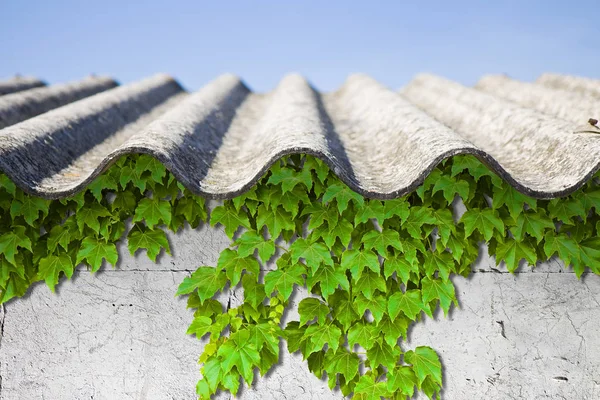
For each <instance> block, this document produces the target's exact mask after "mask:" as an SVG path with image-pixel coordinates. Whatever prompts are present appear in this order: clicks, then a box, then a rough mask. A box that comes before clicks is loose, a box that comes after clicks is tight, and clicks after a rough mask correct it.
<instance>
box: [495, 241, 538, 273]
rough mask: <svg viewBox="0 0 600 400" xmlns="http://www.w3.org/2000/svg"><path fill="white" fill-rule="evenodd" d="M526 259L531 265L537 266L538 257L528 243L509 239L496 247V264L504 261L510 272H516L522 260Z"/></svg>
mask: <svg viewBox="0 0 600 400" xmlns="http://www.w3.org/2000/svg"><path fill="white" fill-rule="evenodd" d="M523 259H525V260H526V261H527V262H528V263H529V264H530V265H535V263H536V262H537V255H536V253H535V250H534V249H533V248H531V247H530V245H529V243H527V242H526V241H522V242H521V241H518V240H512V239H507V240H506V242H504V243H498V246H497V247H496V264H500V262H502V261H504V263H505V264H506V268H507V269H508V270H509V271H510V272H515V271H516V270H517V268H518V267H519V263H520V262H521V260H523Z"/></svg>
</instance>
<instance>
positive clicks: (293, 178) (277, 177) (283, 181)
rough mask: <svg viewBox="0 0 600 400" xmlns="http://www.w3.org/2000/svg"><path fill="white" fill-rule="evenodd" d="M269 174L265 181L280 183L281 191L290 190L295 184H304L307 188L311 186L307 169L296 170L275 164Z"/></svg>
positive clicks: (310, 176)
mask: <svg viewBox="0 0 600 400" xmlns="http://www.w3.org/2000/svg"><path fill="white" fill-rule="evenodd" d="M271 173H272V174H271V176H270V177H269V180H268V181H267V183H270V184H273V185H281V190H282V191H283V193H286V192H290V191H292V189H294V188H295V187H296V185H300V184H302V185H304V186H305V187H306V189H307V190H310V189H311V188H312V175H311V173H310V170H309V169H302V170H301V171H300V172H296V171H294V170H293V169H291V168H285V167H278V166H275V167H274V168H272V169H271Z"/></svg>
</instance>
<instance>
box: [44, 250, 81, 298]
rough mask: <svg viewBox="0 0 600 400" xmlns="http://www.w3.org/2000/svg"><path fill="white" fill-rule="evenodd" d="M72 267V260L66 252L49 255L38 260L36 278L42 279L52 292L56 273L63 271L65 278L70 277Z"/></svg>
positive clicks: (56, 278) (55, 282) (56, 279)
mask: <svg viewBox="0 0 600 400" xmlns="http://www.w3.org/2000/svg"><path fill="white" fill-rule="evenodd" d="M73 269H74V267H73V261H72V260H71V257H69V256H68V255H67V254H65V253H63V254H59V255H50V256H48V257H45V258H42V259H41V260H40V263H39V270H38V274H37V279H44V280H45V281H46V285H48V287H49V288H50V290H51V291H52V292H54V288H55V287H56V284H57V283H58V275H59V274H60V273H61V272H63V273H64V274H65V276H66V277H67V278H71V276H73Z"/></svg>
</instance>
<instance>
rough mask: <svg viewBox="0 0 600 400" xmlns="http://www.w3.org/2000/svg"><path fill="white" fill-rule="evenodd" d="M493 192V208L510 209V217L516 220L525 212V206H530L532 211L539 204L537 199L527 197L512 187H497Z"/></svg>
mask: <svg viewBox="0 0 600 400" xmlns="http://www.w3.org/2000/svg"><path fill="white" fill-rule="evenodd" d="M493 192H494V195H493V196H492V208H494V209H498V208H500V207H501V206H503V205H504V206H506V207H507V208H508V212H509V213H510V216H511V217H513V218H514V219H516V218H517V217H518V216H519V215H520V214H521V213H522V212H523V206H524V205H525V204H527V205H529V207H531V209H532V210H535V209H536V205H537V202H536V200H535V199H533V198H531V197H528V196H525V195H524V194H522V193H520V192H519V191H517V190H516V189H515V188H513V187H512V186H511V185H506V184H505V185H501V186H495V187H494V189H493Z"/></svg>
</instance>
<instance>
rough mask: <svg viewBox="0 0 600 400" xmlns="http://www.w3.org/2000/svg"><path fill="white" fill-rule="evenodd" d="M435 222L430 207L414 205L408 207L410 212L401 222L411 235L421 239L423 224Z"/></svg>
mask: <svg viewBox="0 0 600 400" xmlns="http://www.w3.org/2000/svg"><path fill="white" fill-rule="evenodd" d="M436 222H437V219H436V217H435V216H434V215H433V214H432V211H431V209H429V208H426V207H420V206H415V207H411V208H410V214H409V216H408V218H407V219H406V221H405V222H404V223H403V224H402V228H404V229H406V231H407V232H408V234H409V235H410V236H411V237H413V238H415V239H417V240H421V239H422V237H423V231H422V227H423V225H434V224H435V223H436Z"/></svg>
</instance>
